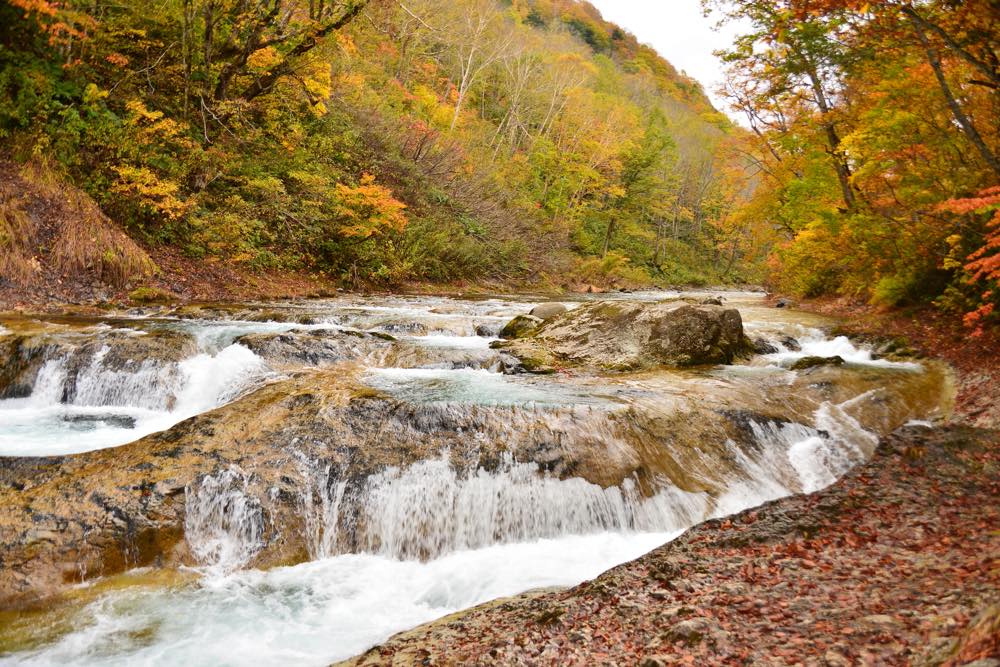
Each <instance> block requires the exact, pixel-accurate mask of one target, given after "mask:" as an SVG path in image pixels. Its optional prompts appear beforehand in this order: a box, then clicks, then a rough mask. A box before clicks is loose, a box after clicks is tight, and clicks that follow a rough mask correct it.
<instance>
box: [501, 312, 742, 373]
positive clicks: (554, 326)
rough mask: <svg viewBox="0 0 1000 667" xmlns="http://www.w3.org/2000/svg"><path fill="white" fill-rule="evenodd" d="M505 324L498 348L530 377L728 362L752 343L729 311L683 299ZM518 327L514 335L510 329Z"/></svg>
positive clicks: (522, 319) (739, 319)
mask: <svg viewBox="0 0 1000 667" xmlns="http://www.w3.org/2000/svg"><path fill="white" fill-rule="evenodd" d="M525 321H526V316H520V317H519V318H518V319H515V320H514V321H513V322H511V324H509V325H508V327H507V329H510V330H511V331H510V332H509V334H508V335H504V334H501V336H502V337H505V338H511V339H513V340H509V341H504V342H499V343H496V344H495V345H496V347H498V348H499V349H504V350H507V351H508V352H510V353H512V354H514V355H515V356H517V357H518V358H520V359H521V361H522V363H523V364H524V366H525V368H527V369H528V370H532V371H536V372H546V371H551V370H553V369H556V368H563V367H584V368H592V369H602V370H616V371H634V370H641V369H650V368H657V367H670V366H673V367H681V366H694V365H699V364H722V363H731V362H732V361H733V360H734V359H736V358H737V357H739V356H741V355H744V354H747V353H749V352H750V351H751V349H752V346H751V344H750V342H749V341H748V340H747V338H746V336H745V335H744V333H743V322H742V319H741V318H740V313H739V311H738V310H736V309H734V308H723V307H721V306H714V305H692V304H689V303H685V302H682V301H672V302H663V303H655V304H649V303H641V302H628V301H602V302H597V303H591V304H585V305H582V306H579V307H578V308H575V309H573V310H571V311H569V312H567V313H564V314H562V315H559V316H556V317H553V318H551V319H549V320H547V321H544V322H541V321H538V322H531V324H532V325H533V326H531V327H527V326H524V325H519V324H516V323H518V322H525ZM515 329H516V332H515Z"/></svg>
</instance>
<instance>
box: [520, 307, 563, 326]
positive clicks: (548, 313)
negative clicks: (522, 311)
mask: <svg viewBox="0 0 1000 667" xmlns="http://www.w3.org/2000/svg"><path fill="white" fill-rule="evenodd" d="M565 312H566V306H564V305H563V304H561V303H540V304H538V305H537V306H535V307H534V308H532V309H531V312H530V313H528V314H529V315H531V316H532V317H537V318H538V319H540V320H542V321H543V322H547V321H548V320H551V319H552V318H554V317H558V316H559V315H562V314H563V313H565Z"/></svg>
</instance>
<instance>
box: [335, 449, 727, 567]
mask: <svg viewBox="0 0 1000 667" xmlns="http://www.w3.org/2000/svg"><path fill="white" fill-rule="evenodd" d="M344 494H345V485H344V484H343V483H342V482H341V483H336V484H332V485H330V486H328V487H327V488H326V492H325V498H326V499H325V500H324V502H323V508H324V510H325V513H324V515H323V530H324V535H323V538H322V540H321V543H322V545H323V549H321V550H320V551H319V553H318V555H319V556H320V557H327V556H331V555H334V554H335V553H337V552H338V549H339V548H342V547H343V545H342V544H340V543H339V541H338V532H340V531H343V532H351V533H353V535H354V538H355V541H356V543H357V547H358V548H359V550H360V551H363V552H367V553H375V554H380V555H384V556H388V557H391V558H397V559H426V558H435V557H438V556H441V555H443V554H446V553H450V552H453V551H461V550H465V549H477V548H481V547H485V546H490V545H493V544H506V543H512V542H524V541H530V540H536V539H541V538H551V537H560V536H564V535H582V534H588V533H595V532H602V531H615V532H632V531H643V532H644V531H653V530H657V531H673V530H679V529H681V528H684V527H687V526H690V525H691V524H692V523H693V522H695V521H697V520H698V519H699V518H701V517H702V516H704V514H705V511H706V507H707V506H708V505H709V504H710V499H709V498H708V496H707V495H705V494H701V493H685V492H683V491H681V490H680V489H677V488H674V487H671V486H666V487H664V489H663V490H662V491H661V492H660V493H658V494H656V495H655V496H653V497H652V498H643V497H642V495H641V494H640V493H639V490H638V487H637V486H636V484H635V483H634V481H632V480H625V482H624V483H623V484H622V485H621V486H620V487H609V488H606V489H605V488H601V487H600V486H598V485H596V484H590V483H589V482H587V481H585V480H583V479H579V478H572V479H566V480H559V479H556V478H554V477H550V476H547V475H544V474H542V473H541V472H540V469H539V467H538V465H537V464H536V463H517V462H515V461H514V460H513V459H512V458H510V457H507V458H506V459H505V460H504V462H503V464H502V465H501V466H500V468H499V469H497V470H495V471H486V470H484V469H482V468H477V469H476V470H474V471H472V472H470V473H468V474H461V473H460V472H459V471H457V470H456V469H455V468H453V467H452V465H451V463H450V462H449V460H448V455H447V454H445V455H443V456H441V457H440V458H437V459H432V460H428V461H422V462H420V463H416V464H414V465H412V466H409V467H408V468H402V469H401V468H389V469H387V470H384V471H382V472H381V473H378V474H376V475H372V476H370V477H369V478H368V479H367V480H365V482H364V484H363V486H362V488H361V489H360V490H357V491H355V492H352V493H351V495H352V496H353V500H354V502H352V503H345V502H344Z"/></svg>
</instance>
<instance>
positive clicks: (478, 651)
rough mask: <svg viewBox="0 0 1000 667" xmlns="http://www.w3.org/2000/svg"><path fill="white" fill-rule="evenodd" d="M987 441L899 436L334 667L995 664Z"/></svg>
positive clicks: (948, 431)
mask: <svg viewBox="0 0 1000 667" xmlns="http://www.w3.org/2000/svg"><path fill="white" fill-rule="evenodd" d="M998 526H1000V432H997V431H986V430H975V429H972V428H969V427H963V426H946V427H943V428H939V429H930V428H923V427H908V428H904V429H900V430H899V431H897V432H895V433H894V434H892V435H891V436H889V437H888V438H885V439H884V440H883V441H882V443H881V444H880V446H879V448H878V451H877V453H876V455H875V457H874V458H873V459H872V460H871V461H870V462H869V463H868V464H866V465H864V466H861V467H859V468H858V469H856V470H855V471H854V472H852V473H851V474H849V475H848V476H847V477H845V478H844V479H842V480H841V481H840V482H838V483H837V484H835V485H833V486H832V487H829V488H827V489H825V490H823V491H820V492H818V493H815V494H812V495H805V496H794V497H789V498H785V499H782V500H778V501H774V502H772V503H769V504H767V505H764V506H762V507H760V508H757V509H755V510H749V511H746V512H743V513H741V514H738V515H735V516H733V517H730V518H728V519H725V520H714V521H710V522H707V523H704V524H701V525H699V526H697V527H695V528H693V529H691V530H689V531H688V532H687V533H685V534H684V535H683V536H681V537H680V538H678V539H677V540H675V541H673V542H671V543H669V544H666V545H664V546H662V547H660V548H658V549H656V550H654V551H652V552H651V553H649V554H647V555H646V556H643V557H641V558H639V559H637V560H635V561H632V562H630V563H626V564H624V565H621V566H619V567H617V568H614V569H612V570H610V571H608V572H606V573H605V574H603V575H601V576H600V577H598V578H596V579H594V580H593V581H587V582H584V583H582V584H580V585H579V586H576V587H574V588H571V589H568V590H565V591H555V592H553V591H547V592H533V593H527V594H524V595H521V596H518V597H515V598H511V599H507V600H498V601H494V602H490V603H487V604H485V605H482V606H480V607H476V608H474V609H471V610H469V611H466V612H463V613H459V614H455V615H452V616H449V617H446V618H443V619H440V620H438V621H435V622H432V623H430V624H427V625H424V626H421V627H419V628H416V629H414V630H410V631H407V632H404V633H401V634H398V635H396V636H394V637H392V638H390V639H389V640H388V641H386V642H385V643H384V644H382V645H380V646H376V647H374V648H372V649H371V650H369V651H368V652H367V653H365V654H363V655H361V656H358V657H356V658H354V659H351V660H348V661H346V662H344V663H342V664H343V665H352V666H359V665H413V664H423V665H497V664H503V665H596V664H601V665H605V664H608V665H610V664H619V665H642V666H643V667H658V666H661V665H676V664H690V665H710V664H711V665H717V664H733V665H751V664H753V665H779V664H801V665H859V664H870V665H976V666H977V667H985V666H986V665H996V664H997V662H996V660H997V659H998V658H1000V605H998V604H997V603H998V599H1000V595H998V591H1000V531H998V530H997V527H998Z"/></svg>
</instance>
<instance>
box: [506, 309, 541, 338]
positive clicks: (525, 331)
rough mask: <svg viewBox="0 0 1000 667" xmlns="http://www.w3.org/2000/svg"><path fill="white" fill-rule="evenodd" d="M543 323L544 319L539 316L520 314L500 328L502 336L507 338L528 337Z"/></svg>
mask: <svg viewBox="0 0 1000 667" xmlns="http://www.w3.org/2000/svg"><path fill="white" fill-rule="evenodd" d="M541 324H542V320H541V319H540V318H538V317H534V316H532V315H518V316H517V317H515V318H514V319H512V320H511V321H510V322H508V323H507V324H506V325H505V326H504V328H503V329H501V330H500V337H501V338H503V339H505V340H515V339H518V338H527V337H528V336H530V335H531V334H533V333H534V332H535V330H536V329H537V328H538V327H539V325H541Z"/></svg>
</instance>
